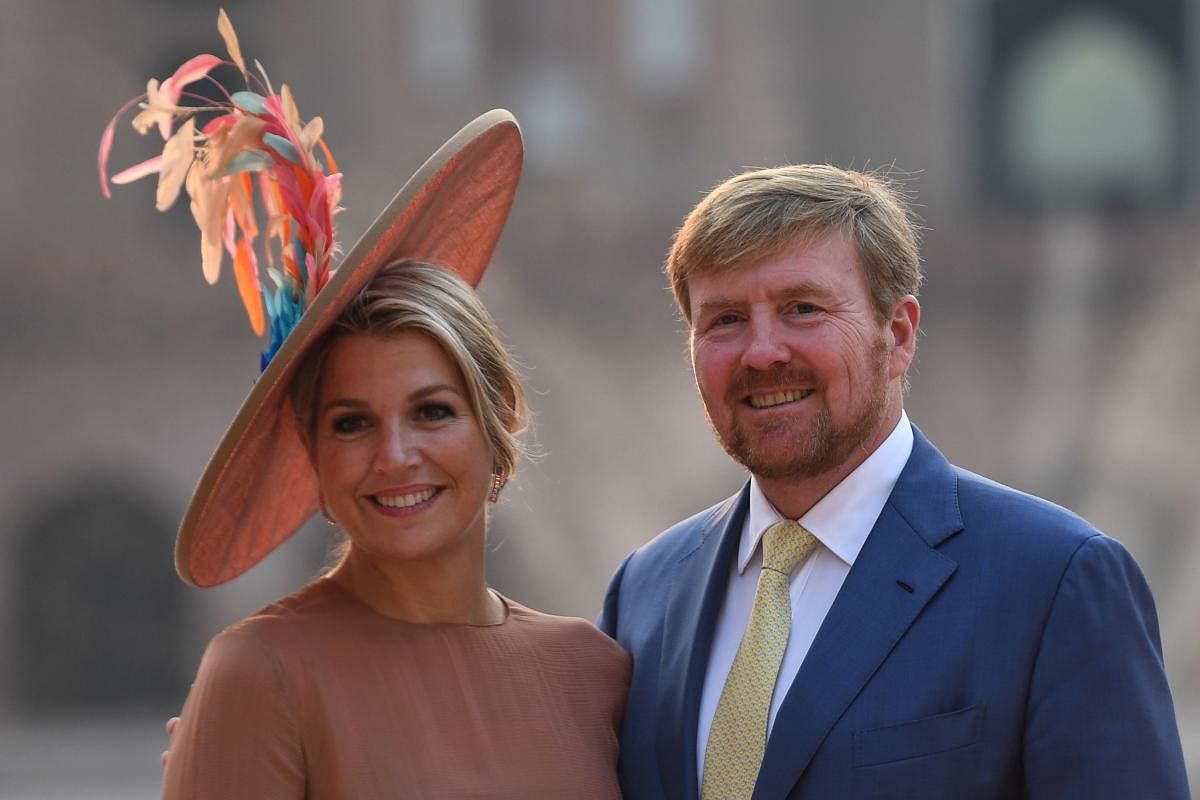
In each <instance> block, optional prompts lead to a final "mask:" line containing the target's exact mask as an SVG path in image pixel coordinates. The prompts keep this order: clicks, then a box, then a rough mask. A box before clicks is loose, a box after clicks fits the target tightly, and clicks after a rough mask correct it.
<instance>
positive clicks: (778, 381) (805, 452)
mask: <svg viewBox="0 0 1200 800" xmlns="http://www.w3.org/2000/svg"><path fill="white" fill-rule="evenodd" d="M887 356H888V353H887V348H886V345H885V344H884V342H883V341H882V340H880V341H879V342H878V344H877V346H876V347H874V348H872V353H871V357H872V360H873V361H874V364H872V368H873V369H872V372H871V378H872V380H871V385H870V386H869V387H863V388H865V389H866V391H867V397H866V402H865V404H864V405H863V407H862V408H861V409H860V410H859V413H857V414H856V415H855V416H854V417H853V418H852V419H849V420H846V421H845V422H843V423H842V424H840V425H835V423H834V421H833V415H832V414H831V412H830V409H829V408H828V407H822V408H820V409H818V410H817V411H816V413H815V416H814V418H813V420H812V422H811V424H810V425H809V426H808V427H807V429H806V430H803V431H798V432H796V431H793V430H792V424H793V423H792V420H787V419H784V420H780V421H778V422H777V423H775V424H773V425H758V426H756V433H755V435H753V436H751V434H750V433H749V432H748V431H747V430H746V428H745V427H744V426H742V425H740V424H739V423H738V422H737V420H736V417H735V418H734V420H733V428H732V430H731V431H730V435H729V438H728V439H725V438H723V437H722V436H721V433H720V431H717V429H716V426H713V430H714V432H715V433H716V434H717V439H718V441H720V442H721V446H722V447H724V448H725V452H727V453H728V454H729V455H730V457H731V458H733V459H734V460H735V461H737V462H738V463H739V464H741V465H742V466H744V467H745V468H746V469H747V470H749V471H750V473H751V474H752V475H756V476H758V477H760V478H766V479H768V480H799V479H804V478H812V477H815V476H818V475H823V474H826V473H828V472H831V471H833V470H836V469H837V468H839V467H840V466H842V465H843V464H845V463H846V462H847V461H849V460H850V459H851V456H852V454H853V452H854V451H855V450H856V449H858V448H865V446H866V445H867V443H868V442H870V441H871V440H872V439H873V438H875V436H876V435H877V434H878V432H879V426H880V424H881V423H882V421H883V417H884V414H885V413H886V411H887V378H886V377H885V376H886V368H887ZM797 385H799V386H809V387H812V388H813V389H814V392H818V393H819V392H821V391H822V387H821V386H820V385H818V384H817V383H816V381H815V378H814V376H813V375H812V373H811V371H809V370H807V369H801V370H797V369H795V368H792V369H788V368H781V369H777V370H772V371H770V372H757V373H750V374H744V375H741V376H738V377H737V378H736V379H735V380H734V382H733V386H732V389H731V392H730V398H733V397H745V396H746V395H747V394H749V393H750V392H752V391H755V390H770V389H772V388H775V387H778V386H797ZM709 424H710V425H711V424H712V418H711V416H710V417H709ZM755 441H758V442H765V443H769V444H770V445H771V446H770V447H768V448H763V449H762V450H759V449H758V448H756V447H755V446H754V444H753V442H755ZM784 441H787V444H788V446H787V447H786V448H781V447H780V445H781V444H782V443H783V442H784ZM781 449H782V450H783V452H782V453H779V452H778V451H779V450H781ZM766 450H770V451H776V452H775V453H774V454H773V453H770V452H764V451H766ZM862 455H863V457H865V456H866V455H869V454H868V453H867V452H865V451H864V452H863V453H862ZM859 460H861V459H859Z"/></svg>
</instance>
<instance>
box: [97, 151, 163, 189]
mask: <svg viewBox="0 0 1200 800" xmlns="http://www.w3.org/2000/svg"><path fill="white" fill-rule="evenodd" d="M162 160H163V157H162V154H161V153H159V154H158V155H156V156H154V158H147V159H146V160H145V161H143V162H142V163H140V164H134V165H133V166H132V167H128V168H126V169H123V170H121V171H120V172H118V173H117V174H116V175H113V176H112V178H110V179H109V180H111V181H112V182H113V183H133V182H134V181H136V180H137V179H138V178H144V177H146V176H147V175H153V174H154V173H156V172H158V171H159V169H161V168H162Z"/></svg>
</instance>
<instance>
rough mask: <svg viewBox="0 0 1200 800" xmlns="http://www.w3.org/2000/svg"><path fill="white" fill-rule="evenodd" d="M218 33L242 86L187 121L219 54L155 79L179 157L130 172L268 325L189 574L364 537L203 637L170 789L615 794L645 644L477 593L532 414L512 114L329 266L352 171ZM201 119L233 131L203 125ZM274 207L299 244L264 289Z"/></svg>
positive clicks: (441, 153) (210, 272)
mask: <svg viewBox="0 0 1200 800" xmlns="http://www.w3.org/2000/svg"><path fill="white" fill-rule="evenodd" d="M218 27H219V28H220V30H221V32H222V35H223V36H224V38H225V41H226V44H227V46H228V49H229V53H230V61H229V62H228V63H231V64H232V65H234V66H236V67H238V68H239V69H241V71H242V74H243V76H245V78H246V80H247V83H248V88H247V90H246V91H243V92H237V93H234V94H229V95H226V98H227V99H226V100H224V101H219V102H217V103H215V104H213V103H212V101H211V100H208V101H204V102H205V103H207V104H208V105H204V106H188V107H181V106H180V100H181V98H186V97H187V96H188V95H187V93H186V92H184V91H183V87H185V86H187V85H188V84H190V83H192V82H194V81H197V80H200V79H201V78H204V77H205V76H206V75H207V74H208V72H209V71H210V70H211V69H213V68H214V67H215V66H216V65H217V64H219V63H221V61H220V59H217V58H215V57H214V56H197V57H196V58H194V59H191V60H190V61H188V62H187V63H185V64H184V65H183V66H181V67H180V69H179V70H178V71H176V73H175V74H174V75H172V76H171V77H170V78H168V79H166V80H164V81H163V82H162V83H161V84H160V83H158V82H157V81H151V82H150V84H149V85H148V87H147V94H146V95H145V100H144V102H143V104H142V113H141V114H139V115H138V117H137V118H136V119H135V120H134V125H135V127H137V129H138V130H139V131H141V132H143V133H149V132H152V131H154V130H155V129H157V130H159V131H160V132H161V133H162V136H163V138H164V140H166V146H165V147H164V150H163V154H162V156H160V157H156V158H154V159H150V160H149V161H146V162H144V163H143V164H140V165H137V166H135V167H131V168H130V169H128V170H125V171H123V172H122V173H119V174H118V175H117V176H114V178H113V180H114V182H124V181H127V180H133V179H135V178H138V177H141V176H143V175H147V174H155V173H157V174H158V175H159V191H158V205H159V208H165V207H166V206H169V205H170V203H171V202H172V201H173V200H174V199H175V197H176V196H177V195H178V194H179V192H180V191H181V190H186V191H187V193H188V195H189V196H190V198H191V204H192V211H193V214H194V215H195V218H196V221H197V223H198V224H199V226H200V228H201V232H202V244H201V252H202V261H203V264H204V268H205V276H206V278H209V279H210V281H212V280H216V277H217V274H218V273H219V270H220V266H221V261H222V259H223V255H224V253H226V252H227V253H229V254H230V255H231V257H232V260H233V262H234V271H235V276H236V278H237V283H238V289H239V293H240V294H241V297H242V300H243V302H244V303H245V304H246V310H247V313H248V315H249V317H250V320H251V322H252V324H253V325H254V327H255V329H256V330H260V331H263V330H267V329H269V330H270V333H271V342H270V344H269V346H268V348H267V350H266V352H264V354H263V372H262V375H261V376H260V377H259V379H258V381H257V382H256V383H255V385H254V387H253V388H252V390H251V391H250V393H249V395H248V396H247V398H246V401H245V402H244V403H243V405H242V407H241V409H240V410H239V411H238V414H237V416H236V417H235V418H234V421H233V423H232V424H231V426H230V428H229V430H228V432H227V433H226V434H225V436H224V438H223V439H222V441H221V443H220V445H219V446H218V447H217V450H216V452H215V454H214V455H213V458H212V460H211V462H210V463H209V465H208V468H207V469H206V471H205V473H204V475H203V477H202V478H201V479H200V482H199V485H198V486H197V488H196V492H195V494H194V496H193V498H192V501H191V503H190V504H189V506H188V509H187V512H186V513H185V516H184V519H183V522H182V524H181V526H180V531H179V537H178V540H177V542H176V567H177V569H178V570H179V573H180V575H181V577H183V579H184V580H185V581H187V582H189V583H192V584H194V585H198V586H213V585H216V584H220V583H224V582H225V581H228V580H232V579H233V578H236V577H237V576H239V575H241V574H242V573H244V572H245V571H246V570H248V569H249V568H250V567H252V566H253V565H254V564H256V563H257V562H258V561H260V560H261V559H262V558H264V557H265V556H266V555H267V554H269V553H270V552H271V550H273V549H274V548H275V547H276V546H277V545H278V544H279V543H280V542H282V541H284V540H285V539H287V538H288V537H289V536H291V535H292V534H293V533H294V532H295V530H296V529H297V528H298V527H299V526H300V525H301V524H302V523H303V522H304V521H306V520H307V519H308V518H309V517H311V516H312V514H313V513H314V512H316V511H317V510H318V509H320V510H321V511H323V512H324V513H325V515H326V517H327V518H328V519H329V520H330V521H331V522H332V523H334V524H336V525H338V526H339V527H340V528H341V529H342V530H343V531H345V534H346V545H345V548H344V551H343V553H342V556H341V558H340V560H339V561H338V563H337V565H336V566H335V567H334V569H333V570H332V571H331V572H330V573H329V574H328V575H326V576H324V577H321V578H319V579H317V580H315V581H313V582H311V583H309V584H308V585H307V586H305V587H304V588H302V589H301V590H300V591H299V592H297V593H296V594H294V595H291V596H290V597H287V598H284V599H282V600H280V601H278V602H276V603H273V604H271V605H269V606H267V607H266V608H264V609H262V610H261V611H260V612H258V613H256V614H254V615H252V616H251V617H249V618H247V619H245V620H243V621H241V622H239V623H237V624H235V625H233V626H231V627H230V628H229V629H227V630H226V631H224V632H223V633H221V634H220V635H218V636H217V637H215V638H214V639H213V640H212V642H211V643H210V644H209V647H208V649H207V651H206V653H205V656H204V659H203V660H202V662H201V665H200V669H199V672H198V675H197V678H196V681H195V683H194V685H193V687H192V691H191V693H190V694H189V696H188V700H187V703H186V705H185V706H184V711H183V715H182V721H181V722H180V723H179V726H178V729H177V730H176V732H175V736H174V742H173V746H172V751H171V757H170V759H169V763H168V764H167V769H166V776H165V783H164V789H163V795H164V797H167V798H191V797H214V798H217V797H219V798H239V797H245V798H256V800H257V799H259V798H341V797H346V798H372V797H397V796H402V797H418V798H419V797H436V798H471V797H488V798H527V797H537V796H543V797H573V798H614V797H619V790H618V787H617V777H616V762H617V741H616V737H617V730H618V726H619V724H620V716H621V712H622V706H623V702H624V693H625V690H626V686H627V682H628V677H629V659H628V656H627V655H626V654H625V653H624V652H623V651H622V650H621V649H620V648H619V647H618V646H617V645H616V644H615V643H613V642H612V641H611V640H609V639H607V638H606V637H605V636H604V635H603V634H601V633H600V632H599V631H597V630H596V629H595V628H594V627H592V626H591V625H590V624H589V623H587V622H584V621H582V620H572V619H563V618H558V617H552V616H549V615H545V614H541V613H539V612H536V611H532V610H530V609H528V608H526V607H524V606H522V605H520V604H519V603H516V602H513V601H511V600H508V599H507V598H504V597H502V596H501V595H499V594H498V593H496V592H495V591H493V590H491V589H489V588H488V586H487V583H486V580H485V567H484V557H485V542H486V536H487V530H486V529H487V518H488V513H487V504H488V501H489V500H491V501H493V502H494V501H495V500H496V498H497V496H498V495H499V492H500V491H501V489H502V488H503V486H504V484H505V482H506V481H507V479H508V478H509V476H510V475H511V474H512V472H513V469H514V468H515V466H516V463H517V460H518V457H519V455H520V450H521V448H520V444H519V441H518V439H517V436H518V434H519V432H520V431H521V429H522V428H523V426H524V423H525V417H526V409H525V403H524V396H523V392H522V390H521V386H520V383H519V381H518V379H517V377H516V373H515V370H514V369H513V366H512V364H511V361H510V359H509V357H508V355H507V354H506V353H505V351H504V348H503V346H502V344H501V343H500V341H499V338H498V335H497V332H496V329H495V325H494V323H493V322H492V321H491V319H490V317H489V316H488V314H487V312H486V311H485V309H484V308H483V306H482V305H481V304H480V302H479V299H478V298H477V297H476V295H475V294H474V291H473V286H474V285H475V284H476V283H477V282H478V280H479V278H480V277H481V276H482V274H483V271H484V268H485V267H486V265H487V262H488V260H489V259H490V257H491V253H492V251H493V249H494V248H495V245H496V241H497V239H498V238H499V236H500V232H501V230H502V228H503V226H504V222H505V220H506V218H507V215H508V211H509V209H510V207H511V204H512V199H513V195H514V192H515V190H516V184H517V180H518V177H519V174H520V167H521V160H522V146H521V137H520V132H519V130H518V128H517V126H516V121H515V120H514V119H513V118H512V116H511V115H509V114H508V113H507V112H503V111H493V112H490V113H488V114H485V115H483V116H482V117H480V118H478V119H476V120H475V121H473V122H472V123H470V124H469V125H467V126H466V127H465V128H463V130H462V131H460V132H459V133H458V134H456V135H455V136H454V137H452V138H451V139H450V140H449V141H448V142H447V143H446V144H445V145H443V146H442V147H441V148H440V149H439V150H438V151H437V152H436V153H434V155H433V156H431V157H430V159H429V160H428V161H427V162H426V163H425V164H424V166H422V167H421V169H420V170H418V171H417V173H416V174H415V175H414V176H413V177H412V178H411V179H409V181H408V182H407V183H406V184H405V185H404V187H403V188H402V189H401V190H400V192H399V194H397V196H396V197H395V199H394V200H393V201H392V202H391V203H390V204H389V206H388V207H387V208H386V209H385V210H384V212H383V213H382V214H381V215H380V217H379V218H378V219H377V220H376V222H375V223H374V224H373V225H372V227H371V228H370V229H369V230H368V231H367V233H366V234H365V235H364V236H363V238H362V239H361V240H360V241H359V242H358V243H357V244H356V245H355V246H354V247H353V248H351V250H350V251H349V252H348V254H347V255H346V257H345V259H343V261H342V264H341V266H340V267H339V268H337V269H336V271H335V270H333V269H332V266H331V263H330V261H331V253H332V252H333V251H334V249H335V248H334V243H333V240H332V235H333V227H332V218H333V215H334V213H335V212H336V210H337V203H338V196H339V194H340V175H339V174H338V173H337V171H336V168H335V167H334V166H333V158H332V155H331V154H330V153H329V151H328V149H327V148H326V147H325V145H324V143H323V141H322V139H321V134H322V130H323V125H322V124H321V123H320V120H319V119H314V120H310V121H309V122H308V123H302V121H301V120H300V116H299V111H298V110H297V107H296V104H295V100H294V98H293V97H292V95H291V93H290V92H289V91H288V90H287V88H286V87H283V88H282V89H281V91H280V93H279V94H274V93H272V92H271V91H270V89H269V86H270V84H269V82H267V81H266V80H265V75H264V77H263V80H262V81H259V82H258V84H256V85H255V86H254V87H251V86H249V85H250V84H251V83H252V82H254V81H258V79H257V78H256V77H254V76H252V75H251V74H250V73H248V72H247V71H246V69H245V65H244V62H243V60H242V58H241V54H240V48H239V47H238V44H237V40H236V37H235V36H234V34H233V30H232V26H230V25H229V21H228V18H226V17H225V15H224V12H222V13H221V15H220V17H219V20H218ZM260 70H261V68H260ZM253 88H261V89H263V93H259V92H256V91H253V90H252V89H253ZM222 91H224V90H222ZM201 114H212V115H215V116H213V118H212V119H209V120H208V121H207V122H205V123H204V124H203V125H200V126H197V125H196V124H195V123H196V119H195V118H196V117H197V116H199V115H201ZM181 121H182V122H181ZM114 122H115V118H114ZM112 131H113V123H110V125H109V128H108V129H107V130H106V131H105V134H104V136H103V137H102V140H101V151H100V159H99V166H100V175H101V180H102V185H104V187H105V191H106V192H107V182H108V181H107V177H106V175H107V171H106V162H107V156H108V149H109V148H110V146H111V142H112ZM255 197H257V198H258V200H259V201H260V203H261V205H262V207H263V209H264V210H265V211H266V213H267V217H268V219H267V223H266V225H265V226H264V227H265V229H266V231H267V233H268V238H269V239H278V242H279V245H280V247H279V252H278V254H277V255H274V256H272V254H271V253H270V252H268V253H267V257H268V259H269V263H273V264H274V265H276V266H275V267H272V268H271V269H268V276H269V277H270V279H271V281H270V283H268V282H267V281H260V278H259V275H258V271H257V256H256V255H255V248H254V239H255V236H256V234H257V233H258V230H259V227H258V224H257V222H256V220H255V218H254V203H253V202H252V201H253V199H254V198H255ZM435 265H444V266H435ZM272 283H273V284H274V289H273V290H270V289H269V288H268V287H269V286H270V285H271V284H272ZM268 323H269V324H268Z"/></svg>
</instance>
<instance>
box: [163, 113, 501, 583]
mask: <svg viewBox="0 0 1200 800" xmlns="http://www.w3.org/2000/svg"><path fill="white" fill-rule="evenodd" d="M522 157H523V148H522V143H521V133H520V129H519V128H518V127H517V122H516V120H515V119H514V118H513V116H512V114H510V113H509V112H507V111H504V110H494V111H490V112H488V113H486V114H484V115H483V116H481V117H478V118H477V119H475V120H473V121H472V122H471V123H469V124H468V125H467V126H466V127H464V128H463V129H462V130H460V131H459V132H458V133H456V134H455V135H454V136H452V137H451V138H450V140H449V141H447V142H446V143H445V144H444V145H442V146H441V147H440V148H438V150H437V152H435V153H434V154H433V155H432V156H430V158H429V160H428V161H426V162H425V164H424V165H423V166H422V167H421V168H420V169H419V170H417V171H416V173H415V174H414V175H413V176H412V177H411V178H409V179H408V181H407V182H406V183H405V184H404V187H403V188H402V189H401V190H400V192H399V193H398V194H397V195H396V196H395V198H393V200H392V201H391V203H389V204H388V206H387V208H385V209H384V211H383V213H382V214H380V215H379V218H378V219H376V220H375V222H374V224H372V225H371V227H370V229H369V230H368V231H367V232H366V233H365V234H364V235H363V237H362V238H361V239H359V240H358V242H357V243H356V244H355V245H354V246H353V247H352V248H351V249H350V250H349V251H348V252H347V254H346V257H345V258H344V259H343V260H342V262H341V265H340V266H339V267H338V268H337V270H336V271H335V272H334V273H333V275H332V277H330V279H329V282H328V283H327V284H326V285H325V287H324V288H323V289H321V291H320V292H319V293H318V294H317V296H316V297H315V298H314V299H313V301H312V304H311V305H310V306H309V307H308V309H307V310H306V311H305V312H304V314H303V316H302V317H301V318H300V321H299V323H298V324H297V325H296V327H295V329H294V330H292V332H291V334H290V335H288V337H287V338H286V339H285V340H284V342H283V345H282V346H281V347H280V348H279V351H278V352H277V353H276V354H275V356H274V357H273V358H272V359H271V361H270V363H269V364H268V365H267V367H266V370H265V371H264V372H263V373H262V375H261V376H260V377H259V378H258V381H257V382H256V383H255V384H254V387H253V388H252V389H251V390H250V394H249V395H248V396H247V397H246V400H245V401H244V402H243V403H242V407H241V409H239V410H238V413H237V416H235V417H234V418H233V423H232V424H231V425H230V426H229V430H228V431H226V433H225V436H224V438H223V439H222V440H221V443H220V445H218V446H217V449H216V452H215V453H213V457H212V459H211V460H210V461H209V463H208V467H207V469H205V471H204V475H203V477H201V478H200V483H199V484H198V485H197V486H196V491H195V493H194V494H193V495H192V501H191V503H190V504H189V505H188V508H187V512H186V513H185V514H184V517H183V522H182V524H181V525H180V527H179V537H178V538H177V539H176V542H175V567H176V569H178V570H179V575H180V577H182V578H183V579H184V580H185V581H187V582H188V583H190V584H193V585H196V586H216V585H218V584H221V583H224V582H226V581H229V580H232V579H233V578H236V577H237V576H239V575H241V574H242V573H243V572H245V571H246V570H248V569H249V568H250V567H252V566H254V565H255V564H257V563H258V562H259V561H261V560H262V559H263V557H265V556H266V555H267V554H268V553H270V552H271V551H272V550H274V549H275V548H276V547H278V546H279V545H280V544H281V543H282V542H283V541H284V540H286V539H287V538H288V537H290V536H291V535H292V534H294V533H295V532H296V530H297V529H299V527H300V526H301V525H303V524H304V522H306V521H307V520H308V519H309V518H310V517H312V516H313V514H315V513H316V511H317V508H318V502H319V500H318V495H317V476H316V473H315V472H314V470H313V466H312V462H311V460H310V458H309V454H308V451H307V449H306V447H305V445H304V440H303V439H302V437H301V432H300V429H299V426H298V420H297V416H296V412H295V410H294V409H293V408H292V407H291V403H289V402H288V399H287V394H288V387H289V385H290V384H291V379H292V376H293V374H294V373H295V370H296V367H297V366H298V365H299V363H300V362H301V361H302V360H303V358H304V355H305V354H306V353H307V352H308V350H309V348H310V347H312V345H313V344H314V343H315V342H316V341H317V340H318V339H320V337H321V335H322V334H324V333H325V332H326V331H327V330H328V329H329V327H330V326H331V325H332V324H333V322H334V321H335V320H336V319H337V317H338V316H339V315H340V314H341V313H342V311H343V309H345V307H346V305H347V304H348V303H349V302H350V300H351V299H353V297H354V296H355V295H356V294H357V293H358V292H359V290H360V289H362V287H363V286H364V285H366V284H367V282H368V281H370V280H371V278H372V277H373V276H374V275H375V273H377V272H378V271H379V269H380V268H381V267H383V266H385V265H387V264H389V263H391V262H393V261H396V260H398V259H402V258H407V259H416V260H419V261H427V262H430V263H433V264H439V265H442V266H445V267H448V268H449V269H451V270H452V271H454V272H455V273H457V274H458V275H459V276H460V277H461V278H463V279H464V280H465V281H466V282H467V283H469V284H471V285H472V286H475V285H477V284H478V282H479V279H480V278H481V277H482V276H483V272H484V270H485V269H486V267H487V264H488V261H489V260H490V259H491V256H492V251H493V250H494V249H495V247H496V242H497V240H498V239H499V238H500V232H501V230H502V229H503V228H504V223H505V220H506V219H507V218H508V212H509V209H510V208H511V207H512V202H513V196H514V194H515V192H516V188H517V181H518V179H519V177H520V174H521V163H522Z"/></svg>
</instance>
